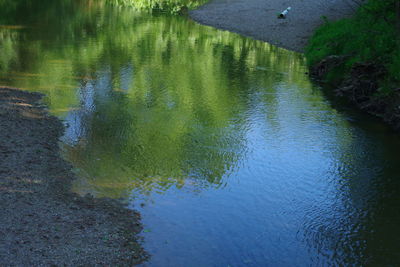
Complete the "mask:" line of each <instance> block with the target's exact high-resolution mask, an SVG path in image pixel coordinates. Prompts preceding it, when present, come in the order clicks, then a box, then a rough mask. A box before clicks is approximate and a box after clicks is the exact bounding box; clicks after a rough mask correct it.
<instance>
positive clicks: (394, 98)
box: [310, 56, 400, 131]
mask: <svg viewBox="0 0 400 267" xmlns="http://www.w3.org/2000/svg"><path fill="white" fill-rule="evenodd" d="M344 59H345V57H340V56H330V57H327V58H326V59H324V60H322V61H321V62H319V63H318V64H316V65H315V66H313V67H312V68H311V73H310V74H311V76H312V77H313V78H314V79H316V80H317V81H318V82H320V83H324V82H325V78H326V76H327V74H328V73H330V72H332V71H335V69H338V68H341V67H342V63H343V62H344ZM385 75H386V70H385V68H384V67H383V66H380V65H377V64H375V63H362V62H360V63H357V64H354V66H353V67H352V69H351V71H350V73H349V75H347V77H346V78H345V79H344V80H343V81H340V82H339V84H336V85H334V86H335V88H336V89H335V94H336V95H337V96H340V97H344V98H346V99H348V100H349V101H350V102H351V103H352V104H353V105H355V106H356V107H357V108H358V109H361V110H362V111H365V112H367V113H369V114H371V115H374V116H376V117H379V118H381V119H382V120H383V121H384V122H386V123H387V124H389V125H390V126H391V127H392V128H394V130H396V131H400V88H394V89H393V88H392V89H391V90H390V91H391V92H390V93H388V94H384V93H382V92H380V90H379V89H380V84H379V81H380V80H381V79H382V78H383V77H385Z"/></svg>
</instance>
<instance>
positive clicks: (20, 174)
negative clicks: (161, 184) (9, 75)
mask: <svg viewBox="0 0 400 267" xmlns="http://www.w3.org/2000/svg"><path fill="white" fill-rule="evenodd" d="M41 97H42V96H41V95H40V94H36V93H28V92H23V91H19V90H16V89H12V88H0V129H1V131H0V203H1V204H0V205H1V209H0V220H1V223H0V265H1V266H106V265H107V266H132V265H134V264H136V263H139V262H141V261H142V260H144V259H145V258H146V254H145V253H144V251H143V249H142V248H141V246H140V244H139V243H138V239H137V237H136V236H135V233H138V232H139V231H140V230H141V225H140V222H139V220H140V218H139V214H138V213H135V212H132V211H129V210H126V209H124V208H123V207H121V206H120V205H119V204H118V203H116V202H113V201H111V200H107V199H93V198H91V197H79V196H78V195H76V194H73V193H71V192H70V190H69V189H70V184H71V181H72V179H73V178H74V176H73V174H72V173H71V167H70V166H69V165H68V164H67V163H66V162H65V161H64V160H63V159H62V158H61V157H60V153H59V151H60V150H59V147H58V139H59V137H60V136H61V135H62V133H63V130H64V129H63V125H62V123H61V122H60V121H59V120H58V119H57V118H55V117H52V116H49V115H48V114H47V112H46V110H45V108H44V107H43V106H41V105H40V103H39V102H38V101H39V100H40V99H41Z"/></svg>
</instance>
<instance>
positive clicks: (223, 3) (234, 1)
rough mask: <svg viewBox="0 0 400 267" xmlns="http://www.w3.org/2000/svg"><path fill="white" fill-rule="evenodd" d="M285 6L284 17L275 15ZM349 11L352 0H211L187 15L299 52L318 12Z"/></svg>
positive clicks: (336, 15) (343, 13) (331, 15)
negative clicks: (287, 9) (287, 11)
mask: <svg viewBox="0 0 400 267" xmlns="http://www.w3.org/2000/svg"><path fill="white" fill-rule="evenodd" d="M289 6H290V7H291V10H290V12H289V14H288V16H287V18H286V19H278V18H277V15H278V14H279V13H280V12H282V11H283V10H285V9H286V8H287V7H289ZM353 12H354V1H352V0H307V1H305V0H296V1H293V0H211V2H209V3H208V4H206V5H204V6H202V7H200V8H199V9H198V10H194V11H191V12H189V15H190V17H191V18H192V19H193V20H195V21H197V22H199V23H201V24H205V25H209V26H213V27H216V28H219V29H224V30H228V31H232V32H236V33H239V34H242V35H245V36H248V37H252V38H254V39H257V40H261V41H266V42H268V43H271V44H273V45H277V46H280V47H284V48H287V49H290V50H294V51H298V52H302V51H303V49H304V47H305V45H306V44H307V40H308V39H309V37H310V36H311V35H312V33H313V31H314V30H315V29H316V28H317V27H318V26H319V25H321V24H322V23H323V19H322V18H321V17H322V16H326V17H327V18H328V19H329V20H336V19H339V18H343V17H345V16H349V15H350V14H352V13H353Z"/></svg>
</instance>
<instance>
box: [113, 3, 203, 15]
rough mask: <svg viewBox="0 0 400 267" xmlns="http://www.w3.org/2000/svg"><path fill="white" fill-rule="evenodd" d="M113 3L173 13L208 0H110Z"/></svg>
mask: <svg viewBox="0 0 400 267" xmlns="http://www.w3.org/2000/svg"><path fill="white" fill-rule="evenodd" d="M109 2H110V3H111V4H113V5H117V6H131V7H134V8H135V9H137V10H142V11H151V12H153V11H165V12H170V13H173V14H176V13H180V12H182V11H184V10H187V9H194V8H197V7H199V6H200V5H203V4H204V3H206V2H207V0H109Z"/></svg>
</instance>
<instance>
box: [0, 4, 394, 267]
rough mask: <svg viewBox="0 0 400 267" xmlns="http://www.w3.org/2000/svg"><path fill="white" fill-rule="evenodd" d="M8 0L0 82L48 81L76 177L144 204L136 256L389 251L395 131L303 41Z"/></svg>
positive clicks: (272, 262)
mask: <svg viewBox="0 0 400 267" xmlns="http://www.w3.org/2000/svg"><path fill="white" fill-rule="evenodd" d="M60 5H61V6H60ZM19 8H20V9H21V10H18V14H25V15H24V16H21V15H18V16H14V17H13V16H12V14H13V13H12V12H11V11H10V13H9V15H8V17H6V18H7V19H5V20H4V21H1V20H0V21H1V24H4V25H5V26H2V27H0V51H1V53H0V85H2V86H13V87H18V88H23V89H26V90H32V91H40V92H42V93H45V94H46V97H45V102H46V103H47V104H48V105H49V109H50V111H51V112H52V113H53V114H55V115H57V116H59V117H60V118H61V119H63V120H64V122H65V124H66V126H67V129H66V133H65V136H64V137H63V140H62V141H63V149H64V152H65V156H66V158H67V159H68V160H70V161H71V162H72V163H73V165H74V166H75V170H76V172H77V174H78V175H79V177H80V178H79V179H78V180H77V181H76V182H75V184H74V188H73V189H74V190H75V191H76V192H79V193H82V194H86V193H91V194H93V195H95V196H98V197H103V196H105V197H111V198H116V199H121V201H124V202H125V203H127V205H128V206H129V207H133V208H135V209H138V210H139V211H140V212H141V214H142V219H143V223H144V226H145V228H144V231H143V234H142V235H143V237H144V247H145V248H146V249H147V250H148V251H149V252H150V253H151V254H152V255H153V256H152V258H151V260H150V261H149V262H148V263H146V264H144V266H308V265H313V266H321V265H329V266H331V265H339V266H342V265H346V266H347V265H397V264H399V263H400V253H399V247H400V246H399V242H398V241H400V231H399V229H398V227H397V226H398V225H399V222H400V214H399V212H400V209H399V208H398V207H399V206H400V194H399V192H400V191H399V190H400V181H399V178H400V176H399V173H400V158H399V157H398V151H400V138H399V136H398V135H396V134H393V133H392V132H390V130H388V129H387V128H386V127H384V126H383V125H381V124H380V123H378V122H375V120H373V119H371V118H369V117H366V116H363V115H360V114H358V113H356V112H353V111H351V110H350V111H349V110H344V108H343V107H340V106H336V107H333V106H332V104H331V103H330V102H329V101H328V99H327V98H326V97H325V96H324V94H323V92H322V90H321V89H320V88H318V87H317V86H315V85H313V83H312V82H311V81H310V80H309V78H308V77H307V75H306V74H305V72H306V71H307V70H306V66H305V60H304V58H303V57H302V55H300V54H296V53H293V52H289V51H286V50H283V49H279V48H276V47H274V46H270V45H268V44H266V43H262V42H258V41H253V40H250V39H247V38H242V37H240V36H238V35H235V34H231V33H228V32H222V31H218V30H215V29H212V28H209V27H203V26H200V25H197V24H195V23H193V22H191V21H189V20H188V19H187V18H184V17H173V16H169V15H166V14H164V15H163V14H159V15H153V16H152V15H149V14H145V13H137V12H134V11H132V10H124V9H115V8H109V7H105V6H104V5H102V4H101V2H100V1H99V2H96V3H93V2H91V1H90V2H88V3H84V2H82V3H80V4H77V2H75V1H61V2H56V3H55V1H49V2H47V1H42V4H41V5H40V6H37V7H36V6H34V7H32V6H30V8H29V10H27V9H26V6H25V7H24V6H23V7H19ZM60 12H61V14H60ZM3 19H4V16H3ZM17 26H18V27H17Z"/></svg>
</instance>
